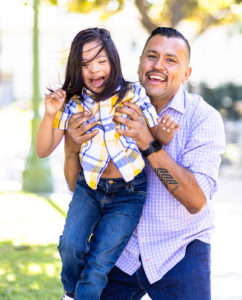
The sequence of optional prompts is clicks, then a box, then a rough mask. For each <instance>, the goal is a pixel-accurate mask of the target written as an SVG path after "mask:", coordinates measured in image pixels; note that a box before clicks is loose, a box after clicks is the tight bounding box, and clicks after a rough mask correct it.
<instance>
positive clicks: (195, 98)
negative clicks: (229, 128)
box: [184, 90, 219, 114]
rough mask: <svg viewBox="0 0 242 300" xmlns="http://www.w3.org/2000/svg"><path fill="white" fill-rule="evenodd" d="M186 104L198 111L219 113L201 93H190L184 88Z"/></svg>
mask: <svg viewBox="0 0 242 300" xmlns="http://www.w3.org/2000/svg"><path fill="white" fill-rule="evenodd" d="M184 93H185V101H186V105H187V106H188V107H190V108H192V109H193V110H195V111H197V112H198V113H199V112H200V113H208V114H209V113H215V114H219V112H218V110H217V109H216V108H214V107H213V106H212V105H210V104H209V103H208V102H207V101H206V100H205V99H204V98H203V97H202V96H201V95H199V94H195V93H190V92H188V91H186V90H184Z"/></svg>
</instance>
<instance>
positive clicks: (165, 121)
mask: <svg viewBox="0 0 242 300" xmlns="http://www.w3.org/2000/svg"><path fill="white" fill-rule="evenodd" d="M157 121H158V123H159V126H161V128H162V129H163V130H165V131H166V132H167V133H169V132H171V131H172V130H173V134H174V130H175V129H176V130H181V126H180V124H178V123H177V122H176V120H174V119H173V118H172V117H170V116H169V115H168V114H165V115H164V116H163V117H162V118H159V119H158V120H157Z"/></svg>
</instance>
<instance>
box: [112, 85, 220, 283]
mask: <svg viewBox="0 0 242 300" xmlns="http://www.w3.org/2000/svg"><path fill="white" fill-rule="evenodd" d="M164 113H168V114H169V115H171V116H173V117H174V119H175V120H176V121H177V122H178V123H179V124H181V127H182V129H181V131H180V132H178V131H177V132H176V133H175V136H174V138H173V139H172V141H171V142H170V143H169V144H168V145H166V146H164V147H163V149H164V150H165V151H166V152H167V153H168V154H169V155H170V156H171V158H172V159H173V160H174V161H175V162H177V163H178V164H179V165H181V166H183V167H184V168H186V169H188V170H189V171H190V172H192V173H193V174H194V176H195V178H196V180H197V182H198V184H199V186H200V187H201V189H202V190H203V192H204V194H205V196H206V199H207V203H206V205H205V207H204V208H203V209H202V210H201V211H200V212H198V213H196V214H190V213H189V212H188V211H187V210H186V208H185V207H184V206H183V205H182V204H181V203H180V202H179V201H178V200H176V199H175V198H174V197H173V196H172V194H170V193H169V192H168V191H167V189H166V188H165V187H164V185H163V184H162V183H161V181H160V180H159V179H158V177H157V176H156V174H155V173H154V171H153V169H152V168H151V166H150V165H149V164H148V163H146V167H145V169H146V173H147V178H148V190H147V200H146V203H145V206H144V208H143V213H142V217H141V220H140V222H139V224H138V226H137V229H136V230H135V232H134V234H133V236H132V237H131V239H130V241H129V243H128V245H127V246H126V248H125V250H124V251H123V253H122V255H121V256H120V258H119V259H118V261H117V263H116V265H117V266H118V267H119V268H120V269H121V270H123V271H124V272H126V273H127V274H130V275H132V274H133V273H134V272H135V271H136V270H137V269H138V268H139V267H140V261H139V255H140V256H141V259H142V264H143V267H144V270H145V273H146V276H147V278H148V280H149V282H150V283H151V284H152V283H154V282H156V281H158V280H160V279H161V278H162V277H163V276H164V275H165V274H166V273H167V272H168V271H169V270H170V269H171V268H173V267H174V266H175V265H176V264H177V263H178V262H179V261H180V260H181V259H182V258H183V257H184V256H185V251H186V246H187V245H188V244H189V243H190V242H191V241H193V240H195V239H199V240H201V241H203V242H206V243H210V238H211V233H212V231H213V207H212V206H213V201H211V198H212V197H213V194H214V193H215V191H216V190H217V183H218V182H217V181H218V169H219V164H220V160H221V154H222V153H223V151H224V149H225V138H224V127H223V122H222V119H221V117H220V115H219V113H218V112H217V111H216V110H215V109H214V108H212V107H211V106H209V105H208V104H207V103H206V102H205V101H204V100H203V99H202V98H201V97H200V96H198V95H193V94H189V93H187V92H186V91H185V90H184V89H183V88H181V89H180V90H179V92H178V93H177V94H176V95H175V96H174V97H173V99H172V100H171V101H170V103H169V104H168V106H167V107H166V108H165V109H164V110H163V111H162V112H161V113H160V116H162V115H163V114H164ZM188 284H189V283H188Z"/></svg>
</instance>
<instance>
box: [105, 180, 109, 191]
mask: <svg viewBox="0 0 242 300" xmlns="http://www.w3.org/2000/svg"><path fill="white" fill-rule="evenodd" d="M105 183H106V193H108V192H109V184H108V180H107V179H105Z"/></svg>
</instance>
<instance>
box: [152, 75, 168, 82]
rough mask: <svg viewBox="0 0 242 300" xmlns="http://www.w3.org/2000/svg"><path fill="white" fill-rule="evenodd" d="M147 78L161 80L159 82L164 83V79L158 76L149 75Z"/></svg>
mask: <svg viewBox="0 0 242 300" xmlns="http://www.w3.org/2000/svg"><path fill="white" fill-rule="evenodd" d="M149 78H150V79H158V80H161V81H165V78H164V77H161V76H158V75H149Z"/></svg>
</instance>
